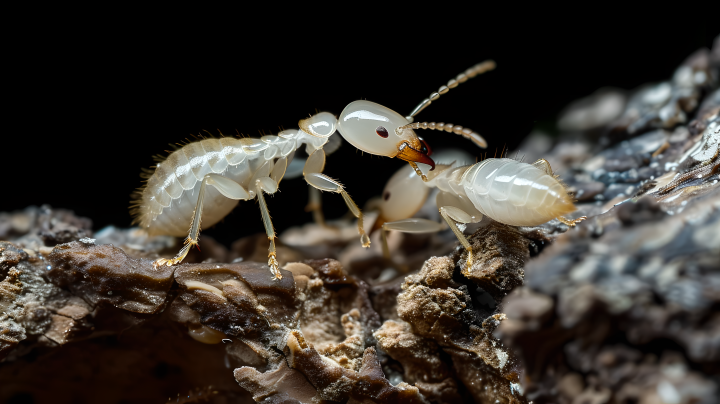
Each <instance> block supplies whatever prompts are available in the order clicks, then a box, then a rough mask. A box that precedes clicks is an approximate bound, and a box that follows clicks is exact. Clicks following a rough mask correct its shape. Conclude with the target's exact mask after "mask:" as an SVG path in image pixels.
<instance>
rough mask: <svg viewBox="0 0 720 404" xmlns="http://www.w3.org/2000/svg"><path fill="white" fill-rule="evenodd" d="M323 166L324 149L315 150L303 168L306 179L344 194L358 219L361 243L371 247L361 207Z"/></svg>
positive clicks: (315, 186) (320, 186) (325, 189)
mask: <svg viewBox="0 0 720 404" xmlns="http://www.w3.org/2000/svg"><path fill="white" fill-rule="evenodd" d="M323 168H325V152H324V151H323V150H322V149H318V150H315V151H314V152H313V153H312V154H311V155H310V157H308V159H307V162H306V163H305V168H304V169H303V176H304V177H305V181H307V183H308V184H309V185H310V186H312V187H314V188H317V189H319V190H320V191H329V192H335V193H338V194H340V195H342V197H343V200H344V201H345V204H346V205H347V207H348V209H350V212H352V214H353V216H355V217H356V218H357V219H358V233H360V243H362V246H363V247H366V248H367V247H370V237H368V235H367V234H366V233H365V230H364V229H363V214H362V211H360V208H358V206H357V204H356V203H355V201H353V200H352V198H351V197H350V195H349V194H348V193H347V192H346V191H345V188H343V186H342V185H341V184H340V183H339V182H337V181H335V180H334V179H332V178H330V177H328V176H327V175H325V174H323V173H322V170H323Z"/></svg>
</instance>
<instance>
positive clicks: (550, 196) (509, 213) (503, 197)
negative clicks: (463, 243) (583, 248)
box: [462, 159, 575, 226]
mask: <svg viewBox="0 0 720 404" xmlns="http://www.w3.org/2000/svg"><path fill="white" fill-rule="evenodd" d="M462 185H463V188H464V189H465V192H466V194H467V195H468V197H469V198H470V200H471V201H472V202H473V204H474V205H475V207H476V208H477V209H478V210H479V211H481V212H482V213H484V214H485V215H487V216H489V217H490V218H492V219H494V220H496V221H498V222H501V223H505V224H509V225H512V226H537V225H540V224H542V223H545V222H547V221H549V220H551V219H554V218H556V217H558V216H562V215H565V214H568V213H570V212H573V211H574V210H575V205H573V202H572V199H571V198H570V197H569V196H568V194H567V191H566V190H565V187H564V186H563V185H562V184H561V183H560V182H559V181H558V180H556V179H555V178H554V177H553V176H551V175H548V174H547V173H545V172H544V171H542V170H540V169H539V168H537V167H535V166H533V165H530V164H526V163H521V162H519V161H515V160H512V159H487V160H484V161H482V162H480V163H477V164H475V165H474V166H473V167H472V168H470V169H469V170H468V171H467V172H466V173H465V175H464V176H463V179H462Z"/></svg>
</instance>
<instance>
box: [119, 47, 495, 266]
mask: <svg viewBox="0 0 720 404" xmlns="http://www.w3.org/2000/svg"><path fill="white" fill-rule="evenodd" d="M494 68H495V63H494V62H492V61H486V62H483V63H480V64H478V65H475V66H474V67H472V68H470V69H468V70H466V71H465V72H464V73H461V74H460V75H458V76H457V77H456V78H455V79H452V80H450V81H449V82H448V84H447V85H444V86H441V87H440V89H439V90H438V91H437V92H434V93H432V94H431V95H430V97H428V98H427V99H425V100H424V101H423V102H421V103H420V105H418V106H417V107H416V108H415V110H414V111H413V112H412V113H411V114H410V115H409V116H407V117H403V116H402V115H400V114H398V113H396V112H395V111H393V110H391V109H389V108H386V107H384V106H382V105H379V104H376V103H373V102H370V101H354V102H352V103H350V104H349V105H348V106H347V107H345V109H344V110H343V111H342V113H341V114H340V116H339V118H337V119H336V117H335V116H334V115H332V114H330V113H328V112H321V113H318V114H316V115H313V116H312V117H310V118H307V119H303V120H301V121H300V122H299V126H300V129H299V130H285V131H282V132H280V133H279V134H278V135H277V136H274V135H271V136H263V137H262V138H260V139H255V138H244V139H234V138H221V139H205V140H202V141H199V142H194V143H190V144H188V145H185V146H184V147H182V148H180V149H178V150H176V151H174V152H173V153H171V154H170V155H169V156H168V158H167V159H166V160H165V161H163V162H161V163H159V164H158V165H157V166H156V168H155V171H154V172H152V174H151V175H149V178H148V180H147V184H146V185H145V186H144V187H143V188H141V189H140V190H138V192H137V193H136V198H135V200H134V202H133V207H132V212H133V214H134V216H135V220H136V222H137V223H139V224H140V226H141V227H142V228H144V229H146V230H147V231H148V232H149V233H150V234H151V235H153V234H166V235H175V236H182V235H185V234H187V238H186V239H185V245H184V246H183V248H182V249H181V250H180V252H179V253H178V254H177V255H176V256H175V257H174V258H171V259H165V258H160V259H158V260H156V261H155V266H160V265H167V266H171V265H175V264H179V263H180V262H181V261H182V260H183V259H184V258H185V256H186V255H187V253H188V251H189V250H190V248H192V246H193V245H197V243H198V238H199V233H200V224H201V220H203V221H204V223H205V225H213V224H215V223H217V222H218V221H220V220H221V219H222V218H223V217H225V216H226V215H227V214H228V213H229V212H230V211H231V210H232V209H234V208H235V206H236V205H237V203H238V202H237V201H239V200H250V199H254V198H257V199H258V202H259V205H260V213H261V215H262V219H263V223H264V225H265V230H266V233H267V236H268V239H269V240H270V247H269V250H268V266H269V267H270V271H271V273H272V274H273V276H274V277H275V279H280V278H281V277H282V276H281V274H280V271H279V270H278V262H277V259H276V252H275V231H274V229H273V225H272V222H271V221H270V213H269V211H268V208H267V205H266V203H265V199H264V197H263V193H267V194H273V193H275V192H276V191H277V189H278V186H279V183H280V181H281V180H282V179H283V176H284V175H285V171H286V169H287V166H288V160H291V159H292V156H293V155H294V152H295V151H296V150H297V149H299V148H300V147H301V146H302V145H303V144H304V145H306V151H307V153H308V155H309V157H308V158H307V161H306V162H305V165H304V168H303V172H302V175H303V177H304V178H305V180H306V181H307V183H308V184H309V185H310V186H311V187H314V188H316V189H318V190H321V191H330V192H335V193H339V194H341V195H342V197H343V200H344V201H345V203H346V204H347V206H348V208H349V209H350V211H351V212H352V213H353V215H354V216H355V217H357V218H358V232H359V233H360V241H361V243H362V245H363V247H368V246H369V245H370V239H369V237H368V236H367V234H365V231H364V230H363V217H362V213H361V211H360V209H359V208H358V207H357V205H356V204H355V202H353V200H352V199H351V198H350V195H348V193H347V192H346V191H345V189H344V188H343V186H342V185H341V184H340V183H339V182H338V181H336V180H334V179H332V178H330V177H328V176H326V175H324V174H323V173H322V171H323V169H324V166H325V152H324V151H323V146H324V145H325V144H326V143H327V142H328V139H329V137H330V136H332V135H333V134H334V133H335V131H336V129H337V131H338V132H339V133H340V134H341V135H342V136H343V138H344V139H345V140H347V141H348V142H349V143H351V144H352V145H354V146H355V147H357V148H358V149H360V150H363V151H365V152H368V153H371V154H375V155H380V156H386V157H397V158H400V159H402V160H405V161H407V162H409V163H410V165H411V166H412V168H413V170H414V171H415V172H416V173H417V175H419V176H421V177H422V179H423V180H424V181H428V179H427V177H426V176H425V175H424V174H423V173H422V172H421V171H420V168H418V166H417V164H416V163H423V164H427V165H429V166H430V167H432V168H434V167H435V163H434V162H433V160H432V159H431V158H430V157H428V155H427V153H428V149H427V147H426V144H424V142H422V141H421V140H420V139H419V138H418V137H417V135H416V134H415V132H414V130H413V129H415V128H423V129H425V128H427V129H436V130H444V131H446V132H450V133H455V134H458V135H462V136H464V137H465V138H468V139H470V140H472V141H473V142H474V143H475V144H477V145H478V146H480V147H485V146H486V142H485V140H484V139H483V138H482V137H481V136H480V135H479V134H477V133H475V132H473V131H471V130H469V129H467V128H463V127H461V126H459V125H453V124H444V123H438V124H435V123H419V124H417V123H416V124H412V122H413V120H414V117H415V115H417V114H418V113H419V112H420V111H422V110H423V109H424V108H426V107H427V106H428V105H430V104H431V103H432V101H435V100H437V99H438V98H439V97H440V95H441V94H445V93H447V92H448V91H449V89H451V88H455V87H457V86H458V84H460V83H462V82H464V81H466V80H467V79H469V78H472V77H474V76H476V75H478V74H482V73H485V72H486V71H489V70H492V69H494ZM445 171H448V170H443V171H442V173H445ZM455 171H457V170H453V171H452V172H455ZM445 178H446V176H437V175H436V176H434V177H433V179H431V180H429V181H431V183H432V184H437V185H435V186H437V187H438V188H440V189H441V190H443V191H445V189H448V191H445V194H447V195H450V196H454V197H455V199H452V198H450V199H449V200H448V203H449V204H447V205H443V206H441V207H440V213H441V215H442V216H443V217H444V218H445V219H446V220H447V221H448V222H449V223H450V221H451V220H455V221H457V222H458V223H462V222H463V221H464V220H465V222H466V223H467V222H468V221H467V220H472V217H471V216H470V215H469V214H467V213H465V214H463V210H462V209H463V208H466V209H467V207H468V206H471V205H468V204H467V196H465V198H464V199H463V198H462V196H461V194H462V189H461V188H458V187H457V186H455V188H457V191H456V190H455V189H451V188H447V186H446V184H455V183H454V182H453V181H454V180H455V177H452V179H448V180H447V181H445ZM440 184H442V185H440ZM208 185H209V187H208ZM462 195H464V194H462ZM458 198H459V199H458ZM458 200H459V201H460V202H458ZM462 201H465V203H462ZM453 204H454V205H457V206H454V205H453ZM466 205H467V206H466ZM468 218H470V219H468ZM188 223H189V224H190V230H189V232H186V231H184V230H183V229H185V228H186V227H185V226H187V225H188ZM393 223H394V224H393ZM402 223H403V222H402V221H401V222H391V223H388V224H387V227H386V228H387V229H392V230H403V229H404V231H411V232H412V231H416V230H417V229H418V227H422V226H425V227H427V226H426V224H422V223H421V224H418V225H416V226H412V225H409V226H405V227H403V225H402ZM401 227H402V228H401ZM452 227H453V229H454V231H455V234H456V235H458V238H460V239H461V241H463V240H464V237H463V236H462V233H459V232H457V231H456V230H457V228H456V227H455V226H452ZM463 244H464V245H466V247H468V248H469V244H467V241H466V240H465V242H464V243H463Z"/></svg>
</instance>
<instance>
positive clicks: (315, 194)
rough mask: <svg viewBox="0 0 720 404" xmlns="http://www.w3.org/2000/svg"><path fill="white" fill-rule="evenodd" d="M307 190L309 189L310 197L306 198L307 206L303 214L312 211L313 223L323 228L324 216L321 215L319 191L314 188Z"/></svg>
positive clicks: (320, 195)
mask: <svg viewBox="0 0 720 404" xmlns="http://www.w3.org/2000/svg"><path fill="white" fill-rule="evenodd" d="M308 188H310V196H309V198H308V204H307V206H305V212H310V211H312V214H313V220H314V221H315V223H316V224H318V225H320V226H322V227H325V215H323V212H322V194H321V193H320V190H318V189H317V188H315V187H308Z"/></svg>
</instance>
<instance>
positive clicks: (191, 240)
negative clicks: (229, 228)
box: [153, 176, 209, 269]
mask: <svg viewBox="0 0 720 404" xmlns="http://www.w3.org/2000/svg"><path fill="white" fill-rule="evenodd" d="M208 178H209V177H207V176H206V177H205V178H203V181H202V184H201V185H200V192H198V200H197V204H196V205H195V211H194V212H193V217H192V221H191V222H190V231H189V232H188V236H187V238H186V239H185V245H184V246H183V248H182V249H180V252H178V254H177V255H176V256H175V257H173V258H170V259H165V258H159V259H157V260H155V262H153V267H154V268H155V269H157V268H159V267H161V266H163V265H165V266H169V267H170V266H173V265H177V264H179V263H181V262H182V260H184V259H185V257H186V256H187V254H188V252H189V251H190V249H191V248H192V247H193V246H195V245H197V244H198V237H199V236H200V221H201V220H202V209H203V200H204V199H205V187H206V186H207V182H208Z"/></svg>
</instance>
